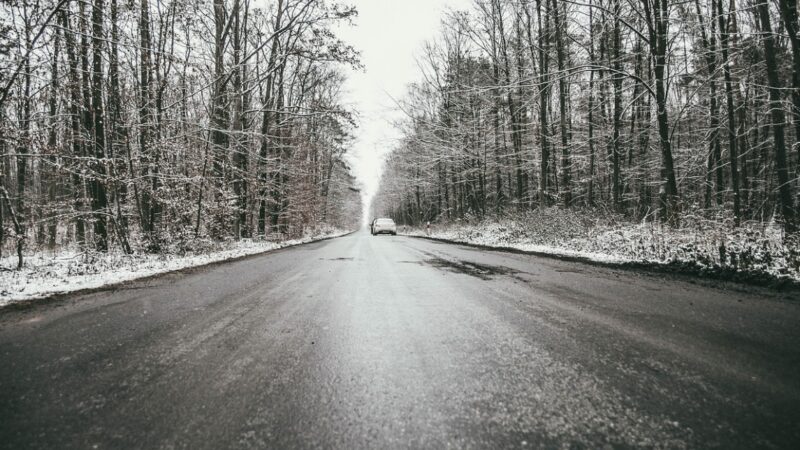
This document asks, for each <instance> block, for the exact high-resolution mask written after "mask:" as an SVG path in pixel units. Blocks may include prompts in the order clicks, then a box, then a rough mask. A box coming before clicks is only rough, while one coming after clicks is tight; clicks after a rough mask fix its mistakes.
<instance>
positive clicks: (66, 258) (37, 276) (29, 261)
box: [0, 229, 349, 308]
mask: <svg viewBox="0 0 800 450" xmlns="http://www.w3.org/2000/svg"><path fill="white" fill-rule="evenodd" d="M347 233H349V231H343V230H337V229H326V230H324V231H323V232H318V233H313V234H311V235H309V236H307V237H304V238H301V239H292V240H286V241H281V242H270V241H259V240H250V239H243V240H240V241H234V242H229V243H226V244H225V245H221V246H220V248H219V249H218V250H216V251H210V252H202V253H201V252H196V253H191V254H188V253H187V254H185V255H178V254H147V253H141V254H133V255H125V254H124V253H122V252H109V253H106V254H101V253H79V252H59V253H57V254H42V253H39V254H34V255H28V256H26V258H25V267H23V269H22V270H13V269H11V270H10V268H15V267H16V263H17V259H16V255H13V256H8V257H4V258H2V259H0V308H1V307H3V306H6V305H8V304H10V303H13V302H18V301H24V300H32V299H37V298H45V297H49V296H51V295H54V294H63V293H67V292H74V291H79V290H83V289H93V288H99V287H102V286H106V285H109V284H115V283H120V282H124V281H131V280H135V279H138V278H144V277H149V276H152V275H157V274H162V273H167V272H172V271H174V270H179V269H186V268H189V267H197V266H202V265H205V264H210V263H215V262H219V261H225V260H229V259H234V258H239V257H242V256H247V255H254V254H257V253H263V252H267V251H270V250H275V249H279V248H283V247H288V246H292V245H297V244H304V243H308V242H313V241H316V240H320V239H326V238H331V237H337V236H342V235H344V234H347Z"/></svg>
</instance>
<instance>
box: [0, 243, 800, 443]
mask: <svg viewBox="0 0 800 450" xmlns="http://www.w3.org/2000/svg"><path fill="white" fill-rule="evenodd" d="M526 446H527V447H531V448H541V447H546V448H559V447H571V448H603V447H604V446H606V447H610V448H627V447H668V448H682V447H688V448H711V447H720V448H746V449H753V448H800V300H798V299H796V298H794V299H793V298H790V296H789V295H787V294H774V293H770V292H767V291H759V290H752V289H751V290H742V289H739V290H737V289H731V288H730V287H727V288H725V289H723V288H716V287H710V286H708V285H707V283H705V284H697V283H691V282H689V281H687V280H680V279H675V278H674V277H672V278H665V277H663V276H658V275H652V274H641V273H636V272H630V271H623V270H615V269H608V268H602V267H594V266H589V265H585V264H580V263H572V262H564V261H558V260H554V259H547V258H539V257H533V256H527V255H519V254H511V253H502V252H490V251H484V250H477V249H473V248H469V247H464V246H457V245H449V244H443V243H436V242H431V241H427V240H422V239H414V238H407V237H389V236H381V237H371V236H369V234H368V233H366V232H359V233H356V234H353V235H350V236H347V237H344V238H339V239H334V240H329V241H323V242H318V243H314V244H308V245H303V246H298V247H294V248H289V249H284V250H280V251H276V252H273V253H269V254H266V255H263V256H258V257H253V258H248V259H244V260H240V261H236V262H232V263H227V264H221V265H215V266H210V267H206V268H201V269H196V270H192V271H187V272H184V273H179V274H171V275H167V276H163V277H159V278H155V279H151V280H147V281H142V282H134V283H131V284H129V285H127V286H125V287H123V288H118V289H115V290H111V291H102V292H96V293H91V294H85V295H77V296H71V297H67V298H66V299H61V300H59V301H56V302H46V303H41V304H39V305H37V306H35V307H33V308H29V309H25V310H21V311H20V310H8V309H7V310H5V311H2V312H0V447H2V448H14V449H20V448H148V449H149V448H192V449H196V448H209V449H221V448H268V447H269V448H297V447H302V448H310V447H323V448H346V449H349V448H444V447H454V448H498V447H526Z"/></svg>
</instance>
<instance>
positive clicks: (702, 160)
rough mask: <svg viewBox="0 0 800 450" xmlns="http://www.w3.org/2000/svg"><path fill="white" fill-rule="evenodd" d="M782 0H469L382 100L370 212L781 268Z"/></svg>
mask: <svg viewBox="0 0 800 450" xmlns="http://www.w3.org/2000/svg"><path fill="white" fill-rule="evenodd" d="M797 31H798V14H797V5H796V2H792V1H784V0H781V1H776V2H768V1H766V0H752V1H746V2H723V1H720V0H692V1H688V2H673V1H668V0H641V1H635V2H634V1H629V2H625V1H621V0H587V1H581V2H572V1H555V0H530V1H521V2H520V1H507V0H478V1H475V2H474V3H473V4H472V5H471V6H470V7H469V8H468V9H467V10H464V11H452V12H451V13H450V14H449V16H448V17H447V18H446V19H445V20H444V21H443V23H442V28H441V31H440V34H439V36H438V37H437V38H436V39H434V40H432V41H431V42H429V43H428V45H427V46H426V47H425V51H424V52H423V53H422V56H421V58H420V67H421V71H422V76H421V79H422V81H420V82H419V83H416V84H414V85H412V86H411V87H410V88H409V91H408V94H407V96H406V97H405V98H404V99H403V100H402V101H401V102H400V107H401V108H402V109H403V110H404V111H405V113H406V119H405V120H403V121H401V122H400V123H398V125H397V126H398V128H399V130H400V131H401V133H402V135H403V139H402V140H401V142H400V144H399V145H398V146H397V148H396V149H395V151H394V152H393V153H392V154H391V156H390V157H389V158H388V160H387V162H386V170H385V173H384V176H383V180H382V183H381V190H380V192H379V193H378V195H377V197H376V199H375V202H374V205H373V208H374V209H375V214H376V215H388V216H391V217H394V218H395V220H396V221H397V222H398V223H399V224H401V225H402V224H405V225H408V226H412V227H421V228H422V229H424V227H425V225H426V224H427V223H428V222H430V223H432V224H433V229H434V232H435V233H439V234H443V235H447V236H450V237H456V238H457V239H458V240H464V241H470V242H478V243H485V244H487V245H503V246H537V245H539V246H545V247H548V248H552V249H555V250H554V251H558V252H580V253H592V254H595V255H604V256H603V257H605V258H616V259H624V260H626V261H660V262H668V263H670V264H679V263H680V264H688V265H696V266H697V267H700V268H708V269H711V268H716V269H715V270H722V271H731V272H733V273H749V272H753V273H763V274H768V275H769V276H776V277H793V278H797V270H798V268H797V266H798V262H797V258H798V256H797V255H798V252H800V248H799V247H798V242H799V241H800V238H798V236H797V230H798V223H799V222H798V214H797V204H796V203H797V200H798V199H797V194H798V192H800V145H798V142H799V140H800V42H799V41H800V39H798V38H797V36H798V34H797Z"/></svg>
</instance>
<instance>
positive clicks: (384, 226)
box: [372, 217, 397, 236]
mask: <svg viewBox="0 0 800 450" xmlns="http://www.w3.org/2000/svg"><path fill="white" fill-rule="evenodd" d="M379 234H391V235H392V236H396V235H397V225H395V223H394V220H392V219H388V218H385V217H384V218H381V219H375V220H374V221H373V222H372V235H373V236H377V235H379Z"/></svg>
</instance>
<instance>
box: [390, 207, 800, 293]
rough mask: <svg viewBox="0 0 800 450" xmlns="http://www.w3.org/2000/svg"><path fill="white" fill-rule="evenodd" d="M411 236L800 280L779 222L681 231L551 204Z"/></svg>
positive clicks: (799, 261)
mask: <svg viewBox="0 0 800 450" xmlns="http://www.w3.org/2000/svg"><path fill="white" fill-rule="evenodd" d="M401 233H402V230H401ZM405 234H408V235H417V236H430V237H433V238H438V239H445V240H449V241H454V242H461V243H465V244H473V245H481V246H486V247H495V248H498V247H501V248H511V249H515V250H522V251H526V252H533V253H541V254H548V255H554V256H566V257H576V258H582V259H585V260H588V261H594V262H601V263H607V264H625V263H644V264H651V265H664V266H666V265H669V266H672V267H675V268H681V267H683V268H685V269H686V270H688V271H692V272H699V273H710V272H717V273H724V274H726V275H727V276H729V277H730V278H735V279H740V278H741V279H743V278H745V277H746V278H750V279H762V280H767V281H768V279H772V280H784V281H786V280H793V281H797V282H800V245H798V242H797V241H796V240H795V241H792V240H786V239H784V237H783V233H782V232H781V230H780V228H779V227H778V226H776V225H774V224H772V225H767V226H764V225H761V224H744V225H743V226H741V227H738V228H736V227H733V226H731V225H728V224H725V223H715V222H710V221H705V222H704V221H694V222H689V223H687V224H686V225H685V226H683V227H682V228H678V229H673V228H669V227H666V226H661V225H659V224H653V223H642V224H636V223H625V222H621V221H615V220H604V219H598V218H591V217H587V216H586V215H580V214H576V213H572V212H565V211H558V210H555V209H551V210H545V211H542V212H534V213H529V214H522V215H519V216H515V217H511V218H502V219H487V220H482V221H461V222H456V223H451V224H447V225H439V224H432V225H431V229H430V232H428V231H427V230H425V229H424V228H422V229H407V230H406V231H405Z"/></svg>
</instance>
